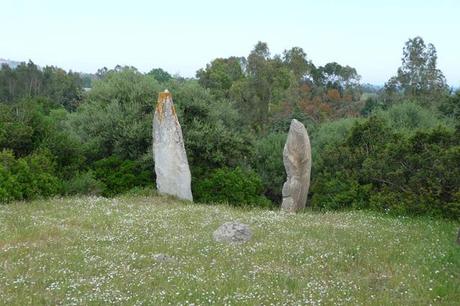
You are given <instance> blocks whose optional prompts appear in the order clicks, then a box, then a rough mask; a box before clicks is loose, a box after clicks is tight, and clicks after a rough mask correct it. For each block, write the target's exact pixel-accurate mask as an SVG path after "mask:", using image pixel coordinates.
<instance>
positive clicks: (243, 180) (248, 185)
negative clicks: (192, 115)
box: [193, 168, 270, 207]
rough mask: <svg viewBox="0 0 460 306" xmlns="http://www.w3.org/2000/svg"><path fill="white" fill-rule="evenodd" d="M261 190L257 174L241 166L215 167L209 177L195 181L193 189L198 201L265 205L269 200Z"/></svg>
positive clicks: (238, 204) (267, 204)
mask: <svg viewBox="0 0 460 306" xmlns="http://www.w3.org/2000/svg"><path fill="white" fill-rule="evenodd" d="M262 192H263V186H262V182H261V180H260V178H259V177H258V176H257V174H255V173H254V172H251V171H245V170H243V169H241V168H235V169H228V168H221V169H217V170H215V171H214V172H213V173H212V174H211V175H210V176H209V177H207V178H205V179H202V180H200V181H197V182H196V183H195V185H194V190H193V193H194V196H195V200H196V201H198V202H209V203H210V202H217V203H229V204H233V205H237V206H240V205H244V204H246V205H251V206H264V207H267V206H269V205H270V201H269V200H268V199H266V198H265V197H264V196H263V195H262Z"/></svg>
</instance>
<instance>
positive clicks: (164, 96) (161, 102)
mask: <svg viewBox="0 0 460 306" xmlns="http://www.w3.org/2000/svg"><path fill="white" fill-rule="evenodd" d="M168 98H169V99H172V95H171V93H170V92H169V91H168V90H165V91H163V92H160V93H159V94H158V102H157V107H156V112H157V113H158V116H159V120H160V121H162V120H163V116H164V114H163V105H164V104H165V102H166V100H167V99H168ZM173 112H174V115H176V110H175V109H174V106H173Z"/></svg>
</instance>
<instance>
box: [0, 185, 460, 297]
mask: <svg viewBox="0 0 460 306" xmlns="http://www.w3.org/2000/svg"><path fill="white" fill-rule="evenodd" d="M231 220H237V221H240V222H243V223H246V224H248V225H249V226H250V227H251V229H252V231H253V237H252V239H251V240H250V241H249V242H247V243H244V244H235V245H232V244H221V243H217V242H215V241H214V240H213V237H212V233H213V231H214V230H215V229H216V228H217V227H218V226H219V225H221V224H222V223H224V222H226V221H231ZM458 227H459V224H458V222H457V221H449V220H442V219H430V218H428V217H410V218H409V217H404V216H399V217H395V216H388V215H385V214H382V213H377V212H369V211H328V212H318V211H310V210H306V211H305V212H303V213H300V214H297V215H289V214H285V213H282V212H280V211H278V210H267V209H262V208H251V209H250V208H245V207H233V206H228V205H222V204H221V205H205V204H192V203H186V202H181V201H177V200H175V199H173V198H170V197H164V196H158V195H155V194H153V193H151V192H144V193H137V194H127V195H122V196H118V197H115V198H112V199H108V198H104V197H94V196H78V197H77V196H75V197H63V198H59V197H57V198H51V199H47V200H35V201H32V202H13V203H10V204H8V205H1V206H0V263H1V268H0V303H1V304H4V305H45V304H46V305H99V304H125V305H146V304H148V305H168V304H169V305H294V304H295V305H302V304H306V305H410V304H412V305H414V304H415V305H429V304H433V305H455V304H457V305H458V301H459V300H460V246H459V245H458V244H457V243H456V238H457V231H458ZM157 254H165V255H167V256H169V260H165V261H162V260H158V256H156V255H157Z"/></svg>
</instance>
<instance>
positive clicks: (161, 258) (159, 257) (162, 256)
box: [153, 253, 176, 262]
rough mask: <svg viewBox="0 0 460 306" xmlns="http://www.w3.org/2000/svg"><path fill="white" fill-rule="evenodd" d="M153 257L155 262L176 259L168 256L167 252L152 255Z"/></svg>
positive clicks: (173, 260)
mask: <svg viewBox="0 0 460 306" xmlns="http://www.w3.org/2000/svg"><path fill="white" fill-rule="evenodd" d="M153 259H155V261H157V262H175V261H176V259H175V258H174V257H172V256H169V255H167V254H163V253H159V254H155V255H153Z"/></svg>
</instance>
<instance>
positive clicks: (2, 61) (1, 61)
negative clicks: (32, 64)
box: [0, 58, 21, 69]
mask: <svg viewBox="0 0 460 306" xmlns="http://www.w3.org/2000/svg"><path fill="white" fill-rule="evenodd" d="M3 64H6V65H8V66H10V68H12V69H15V68H16V67H17V66H19V65H20V64H21V62H16V61H12V60H7V59H4V58H0V68H1V66H2V65H3Z"/></svg>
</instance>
